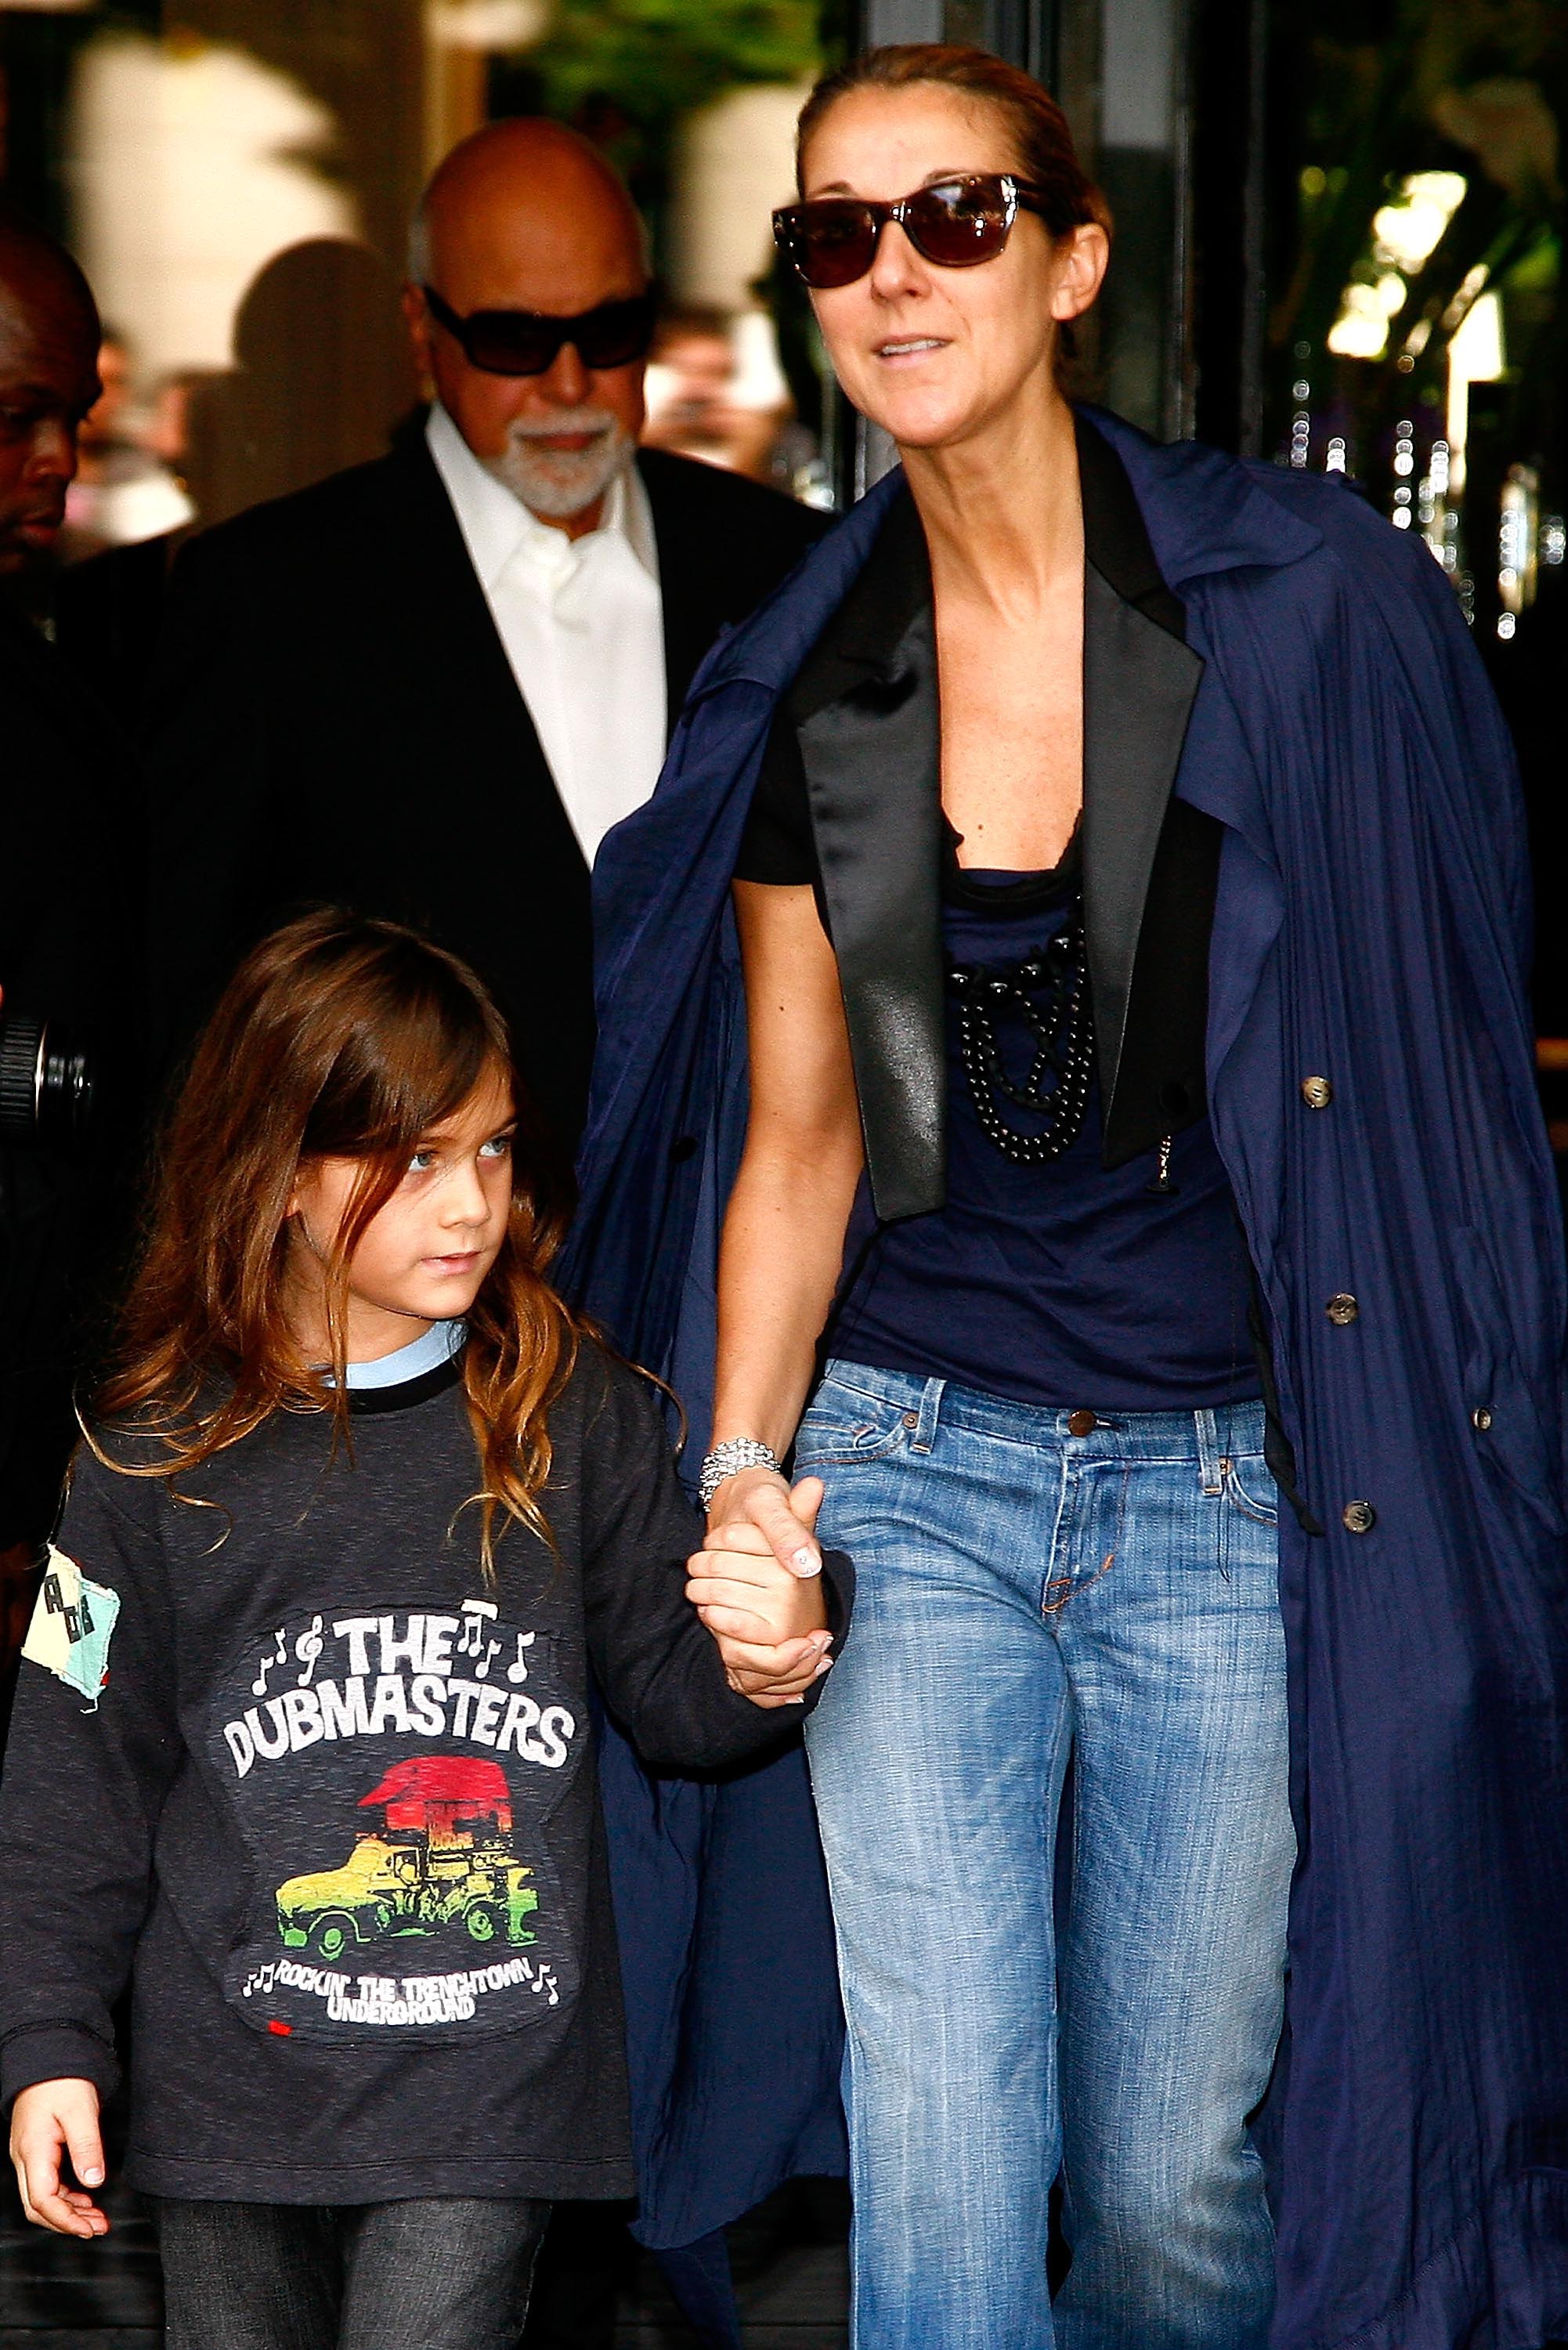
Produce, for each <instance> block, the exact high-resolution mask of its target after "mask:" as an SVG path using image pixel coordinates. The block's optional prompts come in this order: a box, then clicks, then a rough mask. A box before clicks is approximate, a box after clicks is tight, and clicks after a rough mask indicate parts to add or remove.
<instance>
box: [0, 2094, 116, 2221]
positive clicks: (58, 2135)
mask: <svg viewBox="0 0 1568 2350" xmlns="http://www.w3.org/2000/svg"><path fill="white" fill-rule="evenodd" d="M62 2153H65V2154H67V2155H68V2156H69V2157H70V2167H71V2168H72V2169H73V2170H74V2171H75V2172H76V2175H77V2177H78V2178H79V2179H80V2180H81V2187H66V2186H62V2184H61V2181H60V2156H61V2154H62ZM11 2159H12V2161H13V2163H14V2164H15V2165H16V2184H17V2186H18V2187H19V2188H20V2189H21V2190H22V2209H23V2210H24V2211H25V2212H26V2216H27V2218H28V2219H29V2220H32V2222H33V2224H34V2226H35V2227H37V2228H53V2230H55V2233H56V2234H57V2236H107V2235H108V2233H109V2221H108V2220H107V2219H106V2218H105V2217H104V2214H103V2213H102V2212H101V2211H100V2210H99V2208H98V2205H97V2204H96V2203H95V2202H94V2201H93V2199H92V2197H91V2196H90V2195H84V2194H83V2192H82V2188H83V2187H101V2186H102V2185H103V2139H102V2137H101V2136H100V2134H99V2126H98V2091H97V2090H96V2089H95V2088H94V2086H93V2085H92V2083H91V2082H90V2081H36V2082H35V2083H34V2084H33V2086H32V2087H31V2088H30V2089H23V2090H22V2091H20V2093H19V2094H18V2095H17V2098H16V2104H15V2105H14V2106H12V2108H11Z"/></svg>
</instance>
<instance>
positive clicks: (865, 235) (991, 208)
mask: <svg viewBox="0 0 1568 2350" xmlns="http://www.w3.org/2000/svg"><path fill="white" fill-rule="evenodd" d="M1044 211H1045V199H1044V191H1043V190H1041V189H1039V188H1033V187H1031V186H1030V184H1029V182H1027V181H1026V180H1016V179H1014V178H1013V176H1012V172H969V173H966V174H965V176H964V177H963V178H961V179H954V180H940V181H938V182H937V184H936V185H935V186H934V187H930V188H917V189H916V191H915V192H914V194H913V195H912V196H900V197H899V199H898V203H896V204H873V203H862V202H861V201H860V199H859V198H858V197H857V196H813V197H811V198H810V199H809V200H808V201H807V202H806V203H800V204H782V205H781V206H780V207H779V210H778V211H777V212H776V213H774V238H775V240H776V241H777V244H778V245H779V248H780V250H781V251H782V252H783V253H784V254H785V255H787V257H788V258H789V260H790V261H792V262H793V263H794V266H795V268H796V269H797V270H798V271H799V273H800V275H801V276H802V277H804V278H805V282H806V284H807V285H808V286H815V287H816V288H817V289H818V290H819V291H821V290H822V289H824V288H826V287H827V286H853V285H854V283H855V281H856V279H857V277H864V276H865V275H866V273H867V270H868V269H869V268H870V266H871V265H872V263H873V262H874V261H875V260H876V258H877V244H878V243H879V242H880V239H881V235H882V232H883V230H884V229H885V228H886V227H887V225H888V222H889V221H897V222H898V226H899V227H900V228H901V229H902V230H903V232H904V234H905V235H906V236H907V237H908V238H909V243H910V244H912V245H913V246H914V248H915V251H916V252H917V253H918V254H919V255H921V257H922V259H924V260H926V261H934V262H935V263H936V265H937V266H938V268H939V269H972V268H974V267H975V265H976V264H977V263H979V262H981V261H994V260H995V258H996V256H997V255H998V254H999V253H1000V252H1001V251H1002V246H1003V245H1004V244H1006V243H1007V236H1008V231H1009V230H1010V229H1011V228H1012V224H1013V222H1014V221H1015V220H1016V219H1017V218H1018V215H1019V213H1021V212H1032V213H1042V214H1044Z"/></svg>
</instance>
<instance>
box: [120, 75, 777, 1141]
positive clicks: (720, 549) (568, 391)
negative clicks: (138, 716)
mask: <svg viewBox="0 0 1568 2350" xmlns="http://www.w3.org/2000/svg"><path fill="white" fill-rule="evenodd" d="M411 258H412V264H413V265H412V269H411V272H410V284H409V285H408V286H407V287H406V289H405V293H404V307H405V311H406V314H407V317H408V319H409V323H410V329H411V332H412V335H413V339H414V346H415V351H416V356H417V358H418V359H419V362H420V365H421V370H422V372H423V374H424V376H425V378H426V380H427V382H428V384H429V385H430V387H431V390H432V391H433V393H434V395H435V397H434V401H433V404H432V407H431V413H430V417H429V420H428V422H427V423H426V424H425V425H424V426H423V428H422V429H419V428H415V429H412V430H410V432H408V433H407V434H405V435H404V437H403V438H402V441H401V442H400V445H399V446H398V447H397V448H396V449H395V451H394V453H393V454H391V455H390V456H389V457H386V458H383V459H380V460H379V461H377V462H376V463H373V464H369V465H362V466H358V467H356V468H354V469H353V470H352V471H351V472H348V473H340V474H337V475H335V476H334V477H333V478H332V479H330V480H328V481H326V482H323V483H321V484H317V486H316V487H314V488H312V489H308V490H306V491H303V492H300V493H298V494H296V495H295V496H292V497H287V498H283V499H280V500H278V501H277V502H275V504H270V505H266V506H263V507H260V508H257V509H255V510H254V511H253V512H251V513H249V514H246V515H240V516H239V517H237V518H236V519H235V520H234V521H232V522H228V523H225V524H223V525H221V526H220V527H218V528H216V529H214V530H213V531H210V532H208V533H206V534H204V535H203V536H200V537H198V538H197V539H195V540H194V541H192V544H191V545H190V546H188V547H187V548H186V549H185V551H184V552H183V554H182V556H181V557H180V559H179V562H178V563H177V565H176V567H175V573H174V578H173V583H172V587H171V611H170V619H169V625H168V628H167V631H166V641H165V650H164V653H163V657H162V660H161V671H160V675H159V678H158V680H157V682H156V684H155V688H154V694H153V705H152V715H151V734H150V744H149V750H150V763H151V767H152V771H153V792H154V814H153V823H152V850H153V882H152V893H153V917H154V919H153V925H152V968H153V976H154V983H155V987H156V990H157V993H158V996H159V998H160V1000H161V1013H162V1017H163V1022H164V1024H165V1029H166V1035H167V1038H168V1040H169V1041H171V1042H176V1043H182V1042H183V1041H184V1039H185V1038H186V1037H188V1035H189V1034H190V1032H191V1029H192V1026H193V1025H194V1024H195V1022H196V1021H197V1020H198V1019H199V1018H200V1016H201V1014H202V1011H203V1010H204V1009H205V1007H206V1004H207V1003H209V1002H210V1001H211V999H212V996H213V993H214V992H215V990H216V988H217V987H218V986H219V985H220V984H221V983H222V982H223V978H224V976H225V975H226V972H227V971H228V970H229V969H230V968H231V967H232V965H233V962H234V958H235V955H236V953H237V952H238V951H240V950H241V949H242V948H243V947H244V945H245V944H246V943H247V941H249V940H250V939H252V938H254V936H255V935H257V934H258V933H259V932H260V931H263V930H264V929H265V928H266V927H267V926H268V925H269V924H270V923H271V922H273V921H274V920H276V919H277V918H278V917H280V916H281V915H282V914H283V913H285V912H286V910H288V909H289V908H290V907H292V906H294V905H296V904H297V903H299V902H301V901H304V900H307V899H336V900H342V901H347V902H349V903H352V904H354V905H356V906H358V907H360V908H362V909H365V910H373V911H377V912H389V913H396V914H400V915H402V916H404V917H406V918H410V919H413V920H419V921H421V922H422V923H423V924H424V925H425V926H426V927H427V928H429V929H430V930H431V931H433V932H434V933H435V935H436V936H437V937H438V938H440V939H441V941H443V942H444V943H446V944H448V945H450V946H452V948H454V949H455V950H456V951H458V952H459V953H462V954H463V955H464V956H466V957H467V958H468V959H469V960H470V961H471V962H473V963H474V964H475V965H476V966H477V968H478V969H479V971H480V972H481V973H482V974H483V977H484V978H485V979H486V980H487V981H488V982H489V983H490V985H491V986H492V988H493V990H494V992H495V993H496V995H497V996H498V997H499V999H500V1001H501V1003H502V1006H503V1009H504V1011H505V1012H506V1013H507V1014H508V1015H509V1016H510V1018H511V1020H512V1023H513V1025H514V1031H515V1035H516V1040H517V1045H518V1051H519V1055H520V1059H521V1061H522V1065H523V1068H524V1075H525V1076H526V1077H527V1079H528V1081H529V1083H530V1085H531V1087H533V1090H534V1091H535V1095H536V1097H537V1099H538V1102H539V1105H540V1107H541V1108H542V1109H543V1110H544V1112H545V1116H546V1118H547V1119H548V1121H549V1123H550V1124H551V1126H552V1127H553V1128H554V1129H555V1132H556V1135H557V1137H558V1138H559V1139H560V1140H561V1141H562V1142H563V1143H564V1144H565V1145H566V1147H567V1148H568V1149H569V1148H570V1147H571V1146H572V1145H573V1144H575V1142H576V1137H577V1133H578V1129H579V1128H580V1125H581V1121H582V1115H583V1108H584V1104H585V1100H586V1096H587V1073H588V1065H589V1061H590V1058H591V1055H592V1047H593V1017H592V994H591V952H590V936H589V909H588V872H589V867H590V864H591V862H592V858H593V853H594V850H595V848H596V847H597V843H598V840H599V838H600V837H602V834H603V832H604V831H605V830H606V829H607V827H608V825H609V824H610V823H611V822H613V821H615V820H617V819H618V816H622V815H625V814H628V813H629V811H630V809H631V808H632V807H634V806H638V805H639V804H640V802H641V801H642V800H643V799H644V798H646V797H647V795H648V794H649V792H650V791H651V789H652V787H653V784H654V780H655V777H656V775H657V773H658V769H659V764H660V760H661V757H662V753H663V747H664V743H665V741H666V739H667V733H668V730H669V728H670V725H672V724H673V722H674V719H675V717H676V716H677V714H678V713H679V712H680V704H681V701H682V699H683V697H684V694H685V691H686V688H687V686H688V684H689V683H690V681H691V675H692V672H693V671H694V670H695V669H696V667H697V664H698V662H699V661H700V660H701V657H702V655H703V654H704V652H705V651H706V650H707V649H708V647H709V645H710V644H711V642H712V640H713V639H714V638H715V636H716V635H717V634H718V633H719V631H720V629H722V627H723V626H724V624H725V623H726V622H732V621H735V620H738V619H741V618H742V617H743V616H744V615H745V614H746V613H747V612H748V611H750V610H751V609H752V608H753V606H754V605H755V604H756V603H757V602H758V601H759V600H760V599H761V598H762V597H763V596H764V595H765V594H766V593H767V592H768V591H769V590H770V589H771V588H772V587H774V585H776V583H777V582H778V580H779V579H780V578H781V577H783V576H784V573H785V572H787V571H788V570H789V569H790V568H791V567H792V566H793V564H794V561H795V560H796V558H797V557H798V556H800V555H801V554H802V553H804V551H805V548H806V546H808V545H809V544H810V542H811V540H812V539H813V538H814V537H815V535H816V533H817V532H818V531H819V530H820V528H821V527H822V518H821V517H820V516H819V515H813V514H811V513H809V512H807V511H806V510H805V509H804V508H802V507H799V506H796V505H794V504H791V503H790V502H789V501H788V500H786V499H784V498H783V497H781V496H779V495H778V494H775V493H774V492H772V491H769V490H766V489H763V488H759V487H757V486H756V485H755V484H752V483H748V482H742V481H741V480H739V479H737V478H735V477H734V476H732V475H730V474H726V473H720V472H718V471H716V470H713V469H711V468H710V467H706V466H703V465H700V464H696V463H691V462H689V461H687V460H684V459H681V458H677V457H671V456H667V455H663V454H660V453H658V452H645V453H644V454H642V455H640V456H639V455H638V454H637V452H636V440H637V435H638V432H639V429H640V426H641V423H642V412H643V411H642V377H643V363H644V359H645V357H646V353H647V348H648V344H649V338H650V334H651V325H652V319H651V310H650V304H649V291H648V270H647V263H646V258H645V253H644V244H643V238H642V232H641V226H640V224H639V220H638V217H637V214H636V213H635V211H634V210H633V208H632V205H631V203H630V200H629V198H628V195H627V193H626V191H625V190H624V188H623V187H622V186H621V184H620V182H619V181H618V180H617V179H616V177H615V176H614V174H613V173H612V172H611V171H610V170H609V167H608V166H607V163H606V162H605V161H604V159H603V158H602V157H601V156H600V155H599V154H598V153H597V151H596V150H595V149H594V148H592V147H591V146H589V145H588V144H587V141H586V140H581V139H579V138H578V137H576V134H575V133H573V132H571V131H569V130H564V129H563V128H562V127H561V126H559V125H557V124H554V123H549V122H543V121H512V122H501V123H494V124H492V125H491V126H490V127H489V128H488V129H486V130H482V131H480V132H478V133H477V134H476V135H475V136H474V137H473V138H472V139H470V140H465V141H464V142H463V144H462V146H461V147H459V148H457V149H456V150H454V151H453V153H452V155H450V156H449V157H448V158H447V160H446V161H445V162H444V163H443V164H442V166H441V169H440V170H439V171H438V172H437V173H436V175H435V178H434V180H433V181H432V182H431V186H430V188H429V190H428V191H427V192H426V195H425V198H424V201H423V203H422V204H421V210H420V214H419V217H418V220H417V222H416V224H415V233H414V238H413V251H412V256H411ZM563 328H566V332H565V334H563ZM524 369H526V370H527V371H526V372H524V371H523V370H524Z"/></svg>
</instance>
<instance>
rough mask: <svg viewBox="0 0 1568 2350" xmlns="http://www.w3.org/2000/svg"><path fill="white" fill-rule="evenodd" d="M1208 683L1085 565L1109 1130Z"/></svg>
mask: <svg viewBox="0 0 1568 2350" xmlns="http://www.w3.org/2000/svg"><path fill="white" fill-rule="evenodd" d="M1202 674H1203V663H1202V662H1201V660H1199V657H1198V655H1197V654H1196V653H1195V652H1193V651H1191V650H1190V649H1189V647H1188V646H1186V645H1184V644H1183V643H1181V641H1180V640H1179V639H1178V638H1176V637H1173V636H1172V635H1171V634H1170V633H1169V631H1168V629H1164V628H1162V627H1161V626H1160V624H1159V623H1158V621H1157V620H1152V619H1149V618H1148V617H1147V614H1146V613H1143V612H1140V611H1139V610H1138V609H1137V607H1136V606H1135V605H1132V604H1128V603H1125V602H1124V601H1123V599H1122V598H1121V597H1120V596H1118V595H1117V593H1116V589H1115V588H1114V587H1111V586H1110V585H1109V584H1108V583H1107V582H1106V579H1105V578H1103V577H1102V576H1101V574H1100V573H1099V571H1098V570H1096V568H1095V567H1094V566H1093V565H1092V564H1090V565H1087V566H1085V581H1084V929H1085V938H1086V941H1087V949H1088V960H1089V992H1090V995H1091V998H1092V1000H1093V1003H1094V1011H1095V1050H1096V1058H1097V1061H1098V1064H1099V1075H1100V1090H1101V1093H1102V1096H1103V1097H1104V1100H1105V1104H1106V1124H1107V1126H1108V1125H1109V1123H1110V1120H1111V1118H1112V1116H1113V1115H1114V1107H1115V1102H1116V1079H1117V1076H1118V1075H1119V1072H1120V1068H1121V1060H1122V1046H1123V1045H1124V1043H1125V1041H1126V1037H1127V1011H1128V1006H1129V1004H1130V1003H1131V1000H1132V980H1133V965H1134V963H1135V962H1136V961H1137V946H1138V938H1139V934H1140V932H1141V931H1142V928H1143V917H1144V908H1145V905H1146V903H1147V899H1148V888H1149V877H1150V875H1151V874H1152V873H1153V870H1154V862H1155V853H1156V851H1157V849H1158V847H1159V837H1160V831H1161V828H1162V827H1163V825H1164V823H1165V816H1166V810H1167V807H1168V805H1169V801H1170V790H1171V785H1172V784H1173V783H1174V781H1175V779H1176V770H1177V767H1178V765H1179V762H1180V758H1181V746H1182V743H1183V742H1184V740H1185V739H1186V734H1187V723H1188V720H1189V717H1190V715H1191V712H1192V704H1193V701H1194V699H1195V697H1196V695H1197V692H1198V681H1199V678H1200V677H1201V676H1202Z"/></svg>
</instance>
